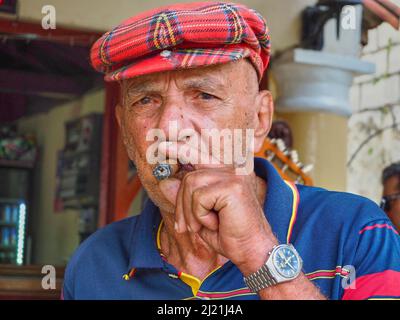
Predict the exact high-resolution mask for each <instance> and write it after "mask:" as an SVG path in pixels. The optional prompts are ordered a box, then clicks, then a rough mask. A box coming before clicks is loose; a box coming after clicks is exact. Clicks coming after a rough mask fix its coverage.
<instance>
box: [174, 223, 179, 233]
mask: <svg viewBox="0 0 400 320" xmlns="http://www.w3.org/2000/svg"><path fill="white" fill-rule="evenodd" d="M174 229H175V231H178V223H177V222H175V224H174Z"/></svg>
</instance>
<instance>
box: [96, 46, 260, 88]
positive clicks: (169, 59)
mask: <svg viewBox="0 0 400 320" xmlns="http://www.w3.org/2000/svg"><path fill="white" fill-rule="evenodd" d="M253 55H254V53H253V52H252V50H251V49H249V48H248V47H238V46H235V47H228V46H227V47H223V48H217V49H210V48H207V49H176V50H162V51H160V52H158V53H157V54H153V55H151V56H146V57H143V58H142V59H137V60H136V61H135V62H133V63H131V64H127V65H126V66H124V67H122V68H120V69H117V70H115V71H112V72H109V73H107V74H106V75H105V77H104V80H105V81H119V80H125V79H131V78H134V77H138V76H143V75H146V74H152V73H157V72H163V71H171V70H179V69H190V68H197V67H205V66H211V65H216V64H222V63H228V62H232V61H238V60H240V59H243V58H248V57H250V58H252V56H253ZM256 70H257V67H256ZM257 73H259V71H258V70H257Z"/></svg>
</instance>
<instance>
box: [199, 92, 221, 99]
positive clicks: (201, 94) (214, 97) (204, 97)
mask: <svg viewBox="0 0 400 320" xmlns="http://www.w3.org/2000/svg"><path fill="white" fill-rule="evenodd" d="M199 97H200V98H201V99H203V100H213V99H216V98H217V97H216V96H213V95H212V94H209V93H206V92H201V93H200V94H199Z"/></svg>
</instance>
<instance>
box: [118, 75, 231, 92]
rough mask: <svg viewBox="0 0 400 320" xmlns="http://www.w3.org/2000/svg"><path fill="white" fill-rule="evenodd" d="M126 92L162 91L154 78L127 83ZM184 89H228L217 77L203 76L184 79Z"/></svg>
mask: <svg viewBox="0 0 400 320" xmlns="http://www.w3.org/2000/svg"><path fill="white" fill-rule="evenodd" d="M125 85H126V86H127V87H125V90H124V94H125V95H127V96H131V95H139V94H143V93H149V92H157V91H161V90H162V89H161V88H160V86H159V85H157V84H156V85H155V84H154V81H152V80H150V79H149V80H144V81H141V82H138V83H132V84H125ZM182 89H184V90H208V91H214V92H215V91H221V90H224V89H226V86H225V85H224V84H223V83H221V82H220V81H218V80H216V79H215V78H211V77H202V78H198V79H189V80H186V81H183V84H182Z"/></svg>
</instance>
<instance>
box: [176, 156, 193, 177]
mask: <svg viewBox="0 0 400 320" xmlns="http://www.w3.org/2000/svg"><path fill="white" fill-rule="evenodd" d="M194 170H196V168H195V167H194V166H193V165H192V164H191V163H186V164H182V163H180V162H179V161H178V170H177V172H176V173H175V174H174V175H173V176H172V177H173V178H176V179H179V180H182V179H183V178H184V177H185V175H186V174H187V173H189V172H191V171H194Z"/></svg>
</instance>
